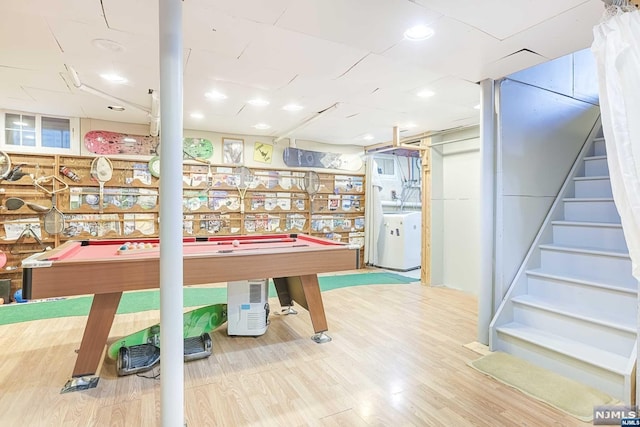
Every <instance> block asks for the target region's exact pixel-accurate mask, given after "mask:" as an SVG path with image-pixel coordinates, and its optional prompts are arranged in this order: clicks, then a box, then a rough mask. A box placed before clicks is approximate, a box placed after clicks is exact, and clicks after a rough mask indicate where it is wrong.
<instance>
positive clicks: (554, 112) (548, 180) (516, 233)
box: [495, 61, 599, 304]
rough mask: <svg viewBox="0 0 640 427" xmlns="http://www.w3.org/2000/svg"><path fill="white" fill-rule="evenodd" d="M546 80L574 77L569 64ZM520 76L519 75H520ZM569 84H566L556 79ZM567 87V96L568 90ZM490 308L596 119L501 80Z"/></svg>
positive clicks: (583, 108) (564, 100)
mask: <svg viewBox="0 0 640 427" xmlns="http://www.w3.org/2000/svg"><path fill="white" fill-rule="evenodd" d="M551 65H556V66H557V67H559V68H560V70H555V71H554V72H553V73H551V74H552V75H562V74H568V75H572V74H573V72H574V69H573V66H572V62H571V61H556V62H555V63H554V64H546V66H545V70H543V71H544V72H547V73H548V72H549V67H550V66H551ZM520 77H522V76H520ZM565 80H566V81H567V82H568V83H566V84H571V83H570V82H571V81H572V79H562V81H565ZM570 90H571V88H568V89H567V91H570ZM499 94H500V95H499V108H498V109H499V111H500V116H499V129H498V133H499V153H498V160H497V162H498V173H497V175H498V176H497V207H496V217H497V219H496V255H495V257H496V270H495V297H496V301H495V303H496V304H497V303H499V301H501V299H502V297H503V296H504V295H505V294H506V292H507V290H508V288H509V286H510V285H511V281H512V280H513V278H514V276H515V274H516V272H517V270H518V268H519V267H520V264H521V263H522V260H523V259H524V256H525V255H526V253H527V251H528V250H529V247H530V246H531V242H532V241H533V239H534V237H535V235H536V233H537V232H538V230H539V228H540V225H541V224H542V222H543V220H544V218H545V216H546V214H547V212H548V211H549V208H550V207H551V204H552V203H553V201H554V199H555V197H556V195H557V193H558V190H559V189H560V187H561V185H562V183H563V182H564V180H565V178H566V176H567V173H568V171H569V169H570V168H571V166H572V165H573V163H574V161H575V158H576V156H577V155H578V152H579V151H580V148H581V147H582V145H583V144H584V142H585V140H586V138H587V136H588V135H589V132H590V131H591V128H592V127H593V124H594V123H595V122H596V119H597V117H598V114H599V109H598V107H597V106H594V105H592V104H590V103H587V102H584V101H581V100H578V99H575V98H572V97H569V96H566V95H563V94H560V93H557V92H555V91H549V90H547V89H544V88H540V87H537V86H533V85H532V84H531V83H530V82H526V83H522V82H519V81H514V80H511V79H507V80H504V81H502V82H501V84H500V90H499Z"/></svg>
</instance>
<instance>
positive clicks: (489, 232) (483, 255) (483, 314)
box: [478, 80, 496, 345]
mask: <svg viewBox="0 0 640 427" xmlns="http://www.w3.org/2000/svg"><path fill="white" fill-rule="evenodd" d="M494 86H495V85H494V82H493V80H483V81H481V82H480V98H481V103H480V105H481V109H480V140H481V144H480V162H481V165H480V169H481V176H480V185H481V188H480V289H479V291H478V342H480V343H481V344H485V345H488V344H489V324H490V323H491V318H492V316H493V312H494V304H493V298H494V292H495V291H494V287H495V286H494V266H495V263H494V253H495V237H494V235H495V203H496V194H495V185H496V179H495V171H496V167H495V166H496V159H495V156H496V150H495V143H496V142H495V141H496V138H495V125H494V117H495V114H494V99H495V97H494V93H495V92H494Z"/></svg>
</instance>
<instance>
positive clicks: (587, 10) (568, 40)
mask: <svg viewBox="0 0 640 427" xmlns="http://www.w3.org/2000/svg"><path fill="white" fill-rule="evenodd" d="M182 8H183V48H184V52H183V64H184V127H185V128H186V129H192V130H196V131H197V130H206V131H214V132H220V133H226V134H240V135H244V134H250V135H261V136H264V137H273V138H276V137H278V136H282V135H283V134H284V133H285V132H286V131H288V130H291V129H295V128H297V129H296V130H295V132H293V133H292V134H291V136H292V137H294V138H296V139H301V140H311V141H318V142H325V143H331V144H353V145H371V144H375V143H377V142H385V141H390V140H391V137H392V132H393V128H394V127H395V126H398V127H399V128H400V130H401V132H402V134H401V135H403V136H410V135H413V134H419V133H422V132H427V131H439V130H446V129H452V128H456V127H463V126H468V125H473V124H477V123H478V121H479V110H478V109H476V108H474V107H476V106H477V105H478V104H479V102H480V94H479V86H478V84H477V83H478V82H479V81H481V80H483V79H487V78H493V79H497V78H500V77H504V76H506V75H509V74H511V73H513V72H516V71H519V70H522V69H524V68H527V67H530V66H533V65H536V64H539V63H542V62H546V61H548V60H551V59H555V58H558V57H560V56H563V55H566V54H569V53H572V52H575V51H577V50H581V49H584V48H588V47H589V46H590V45H591V42H592V37H593V36H592V29H593V26H594V25H596V24H597V23H598V22H599V20H600V18H601V16H602V13H603V11H604V6H603V2H602V1H601V0H590V1H583V0H538V1H531V0H484V1H477V0H458V1H455V2H452V1H450V0H413V1H411V0H269V1H265V0H184V2H183V3H182ZM416 24H423V25H428V26H429V27H431V28H432V29H433V30H434V35H433V36H432V37H431V38H429V39H427V40H424V41H417V42H416V41H410V40H405V39H404V38H403V32H404V31H405V30H406V29H407V28H409V27H411V26H413V25H416ZM158 45H159V43H158V1H157V0H135V1H131V0H102V1H100V0H4V1H3V13H2V14H1V15H0V108H2V109H7V110H15V111H24V112H34V113H43V114H51V115H60V116H71V117H88V118H95V119H102V120H111V121H121V122H129V123H148V122H149V120H150V117H149V114H148V113H147V112H146V111H145V110H147V111H150V110H151V96H150V95H149V90H153V91H156V94H158V93H159V95H160V99H161V98H162V94H161V93H160V92H159V90H160V87H159V86H160V84H159V53H158V50H159V49H158ZM69 69H72V70H75V72H76V73H77V76H78V79H79V80H80V81H81V82H82V84H83V85H86V86H90V87H92V88H95V89H97V90H98V91H100V92H104V93H106V94H108V95H109V96H111V97H113V98H115V99H121V100H123V101H125V102H126V103H127V108H126V110H125V111H124V112H116V111H112V110H110V109H108V108H107V106H108V105H113V104H114V102H112V101H110V100H108V99H106V98H105V97H100V96H96V95H95V94H92V93H87V92H84V91H82V90H79V89H78V88H77V86H76V85H74V83H73V79H72V78H70V76H69ZM104 73H117V74H119V75H121V76H123V77H125V78H126V79H127V83H126V84H114V83H109V82H107V81H105V80H104V79H102V78H101V77H100V74H104ZM213 90H215V91H218V92H221V93H224V94H225V95H226V96H227V98H226V99H225V100H212V99H209V98H207V97H206V96H205V94H206V93H208V92H211V91H213ZM421 90H429V91H431V92H433V94H434V95H433V96H431V97H427V98H420V97H418V96H417V95H416V94H417V93H418V92H419V91H421ZM256 97H260V98H263V99H266V100H268V101H269V105H267V106H263V107H255V106H252V105H250V104H248V103H247V101H248V100H250V99H252V98H256ZM292 102H294V103H297V104H299V105H300V106H302V107H304V108H303V109H301V110H299V111H295V112H289V111H285V110H283V109H282V106H284V105H286V104H288V103H292ZM333 105H336V106H337V107H336V108H333V109H331V110H330V111H328V112H327V113H326V114H323V115H322V116H321V117H318V118H317V119H316V120H312V121H311V122H309V123H308V124H307V125H305V126H299V125H300V124H302V123H305V122H306V121H307V120H308V119H309V118H311V117H314V116H315V115H316V114H317V113H318V112H320V111H323V110H325V109H327V108H329V107H331V106H333ZM136 106H139V107H140V108H136ZM192 113H199V114H200V115H201V116H202V118H199V119H196V118H193V117H192ZM258 123H264V124H267V125H269V126H270V128H268V129H264V130H259V129H256V128H255V127H254V126H255V125H256V124H258ZM365 137H368V139H365Z"/></svg>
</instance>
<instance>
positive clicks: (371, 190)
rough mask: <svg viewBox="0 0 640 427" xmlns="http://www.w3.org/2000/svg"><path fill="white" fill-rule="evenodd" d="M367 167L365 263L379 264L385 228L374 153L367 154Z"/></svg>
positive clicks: (380, 188)
mask: <svg viewBox="0 0 640 427" xmlns="http://www.w3.org/2000/svg"><path fill="white" fill-rule="evenodd" d="M366 162H367V163H366V169H365V181H366V183H367V189H366V195H367V196H366V203H365V209H364V236H365V239H364V240H365V243H364V263H365V264H370V265H378V257H379V254H380V248H379V245H380V243H381V242H380V234H381V233H382V229H383V228H384V223H383V217H382V215H383V212H382V200H381V199H380V192H381V191H382V182H381V180H380V175H379V174H378V167H377V165H376V161H375V160H374V158H373V156H372V155H369V156H367V159H366Z"/></svg>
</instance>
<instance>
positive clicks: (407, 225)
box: [378, 212, 422, 271]
mask: <svg viewBox="0 0 640 427" xmlns="http://www.w3.org/2000/svg"><path fill="white" fill-rule="evenodd" d="M382 218H383V224H384V234H383V235H381V236H380V239H381V240H382V241H381V242H380V243H381V244H380V245H379V247H381V249H382V250H381V251H380V254H379V257H378V263H379V265H378V267H382V268H388V269H390V270H398V271H409V270H415V269H416V268H420V261H421V259H420V258H421V248H422V237H421V236H422V213H421V212H394V213H385V214H383V216H382Z"/></svg>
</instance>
